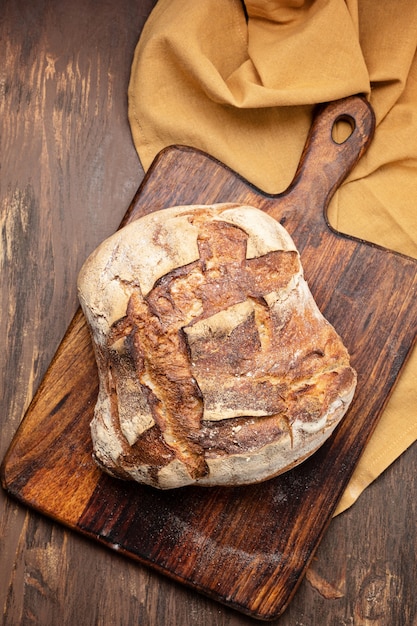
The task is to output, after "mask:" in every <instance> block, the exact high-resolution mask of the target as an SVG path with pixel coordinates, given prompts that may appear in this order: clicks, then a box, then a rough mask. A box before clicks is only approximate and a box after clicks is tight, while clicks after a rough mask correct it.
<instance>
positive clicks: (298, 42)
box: [128, 0, 417, 513]
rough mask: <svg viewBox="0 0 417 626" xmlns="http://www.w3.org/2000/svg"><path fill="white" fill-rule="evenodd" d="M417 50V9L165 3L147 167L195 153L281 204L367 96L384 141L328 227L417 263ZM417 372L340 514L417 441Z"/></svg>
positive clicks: (132, 116)
mask: <svg viewBox="0 0 417 626" xmlns="http://www.w3.org/2000/svg"><path fill="white" fill-rule="evenodd" d="M416 47H417V3H416V2H415V0H397V2H391V1H390V0H379V1H378V2H375V1H374V0H305V1H303V0H246V2H244V3H243V2H242V1H241V0H199V1H198V2H196V1H195V0H159V2H158V3H157V4H156V6H155V8H154V10H153V12H152V13H151V15H150V17H149V19H148V21H147V23H146V24H145V28H144V30H143V32H142V35H141V37H140V40H139V42H138V45H137V47H136V50H135V55H134V59H133V64H132V68H131V79H130V84H129V94H128V95H129V120H130V124H131V129H132V136H133V140H134V143H135V146H136V149H137V151H138V154H139V157H140V160H141V163H142V165H143V167H144V169H145V170H146V169H147V168H148V167H149V165H150V164H151V162H152V160H153V158H154V157H155V155H156V154H157V153H158V152H159V151H160V150H161V149H162V148H164V147H166V146H168V145H172V144H186V145H189V146H193V147H196V148H199V149H201V150H204V151H206V152H208V153H209V154H211V155H213V156H214V157H216V158H217V159H219V160H221V161H222V162H223V163H226V164H227V165H228V166H229V167H231V168H232V169H234V170H236V171H237V172H239V173H240V174H241V175H242V176H244V177H245V178H246V179H248V180H249V181H251V182H252V183H254V184H255V185H257V186H258V187H260V188H261V189H263V190H264V191H266V192H269V193H276V192H279V191H282V190H284V189H286V187H287V186H288V185H289V183H290V182H291V180H292V178H293V175H294V173H295V170H296V167H297V164H298V161H299V158H300V155H301V151H302V148H303V146H304V143H305V140H306V137H307V133H308V129H309V126H310V123H311V116H312V109H313V106H314V105H315V104H317V103H321V102H327V101H330V100H336V99H338V98H342V97H345V96H349V95H353V94H356V93H363V94H366V95H367V97H369V99H370V102H371V104H372V105H373V108H374V110H375V114H376V122H377V128H376V133H375V138H374V140H373V142H372V144H371V146H370V148H369V150H368V152H367V153H366V154H365V156H364V157H363V158H362V159H361V161H360V162H359V163H358V165H357V166H356V167H355V169H354V171H353V172H352V173H351V174H350V175H349V177H348V178H347V180H346V181H345V182H344V183H343V185H342V186H341V187H340V189H339V190H338V191H337V192H336V194H335V196H334V198H333V199H332V202H331V204H330V207H329V219H330V222H331V224H332V225H333V226H334V227H335V228H336V229H337V230H339V231H341V232H343V233H347V234H350V235H354V236H357V237H360V238H362V239H365V240H368V241H372V242H376V243H378V244H380V245H383V246H385V247H387V248H390V249H392V250H396V251H399V252H402V253H404V254H407V255H410V256H413V257H417V209H416V206H415V203H416V202H417V57H416ZM398 288H399V289H401V285H398ZM416 372H417V351H416V350H414V352H413V353H412V355H411V357H410V359H409V361H408V362H407V364H406V366H405V368H404V370H403V373H402V375H401V377H400V378H399V381H398V383H397V386H396V389H395V390H394V393H393V395H392V396H391V398H390V400H389V402H388V405H387V407H386V409H385V411H384V413H383V416H382V418H381V420H380V422H379V424H378V426H377V429H376V431H375V433H374V435H373V437H372V439H371V441H370V442H369V444H368V446H367V448H366V450H365V452H364V454H363V456H362V458H361V460H360V462H359V465H358V467H357V469H356V470H355V473H354V475H353V477H352V479H351V481H350V483H349V485H348V488H347V489H346V491H345V494H344V496H343V498H342V500H341V502H340V504H339V507H338V509H337V513H339V512H341V511H343V510H344V509H346V508H347V507H348V506H350V505H351V504H352V503H353V502H354V501H355V500H356V499H357V497H358V496H359V495H360V493H361V492H362V491H363V490H364V489H365V488H366V486H367V485H369V484H370V483H371V482H372V481H373V480H374V479H375V478H376V477H377V476H378V475H379V474H380V473H381V472H382V471H383V470H384V469H385V468H386V467H388V465H389V464H390V463H392V462H393V461H394V460H395V459H396V458H397V457H398V456H399V455H400V454H401V453H402V452H403V451H404V450H405V449H406V448H407V447H408V446H409V445H410V444H412V443H413V442H414V441H415V439H416V438H417V410H416V406H417V388H416V387H417V385H416V382H415V381H416V379H417V377H416Z"/></svg>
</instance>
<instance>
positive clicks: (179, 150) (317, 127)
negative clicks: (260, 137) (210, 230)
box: [2, 97, 417, 620]
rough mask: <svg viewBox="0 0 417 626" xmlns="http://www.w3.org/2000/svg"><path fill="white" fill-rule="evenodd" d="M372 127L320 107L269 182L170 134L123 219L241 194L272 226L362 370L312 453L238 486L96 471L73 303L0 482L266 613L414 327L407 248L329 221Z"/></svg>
mask: <svg viewBox="0 0 417 626" xmlns="http://www.w3.org/2000/svg"><path fill="white" fill-rule="evenodd" d="M341 117H348V119H350V120H351V123H352V125H353V132H352V134H351V136H350V137H349V138H348V139H347V140H346V141H345V142H344V143H343V144H337V143H336V142H334V141H333V139H332V129H333V126H334V124H335V123H336V121H337V120H338V119H340V118H341ZM372 130H373V117H372V113H371V110H370V108H369V106H368V105H367V103H366V102H365V101H364V100H363V99H362V98H359V97H358V98H351V99H348V100H345V101H340V102H336V103H331V104H330V105H328V106H327V107H324V108H323V109H322V110H320V111H319V112H318V114H317V117H316V121H315V123H314V124H313V127H312V131H311V134H310V137H309V140H308V142H307V144H306V149H305V151H304V154H303V156H302V159H301V162H300V167H299V170H298V172H297V174H296V176H295V178H294V182H293V184H292V185H291V186H290V188H289V189H288V190H287V191H286V192H285V193H284V194H279V195H275V196H271V195H267V194H265V193H263V192H262V191H261V190H259V189H256V188H255V187H253V186H252V185H250V184H249V183H248V182H247V181H245V180H244V179H242V178H241V177H240V176H238V175H237V174H236V173H235V172H233V171H231V170H230V169H228V168H227V167H225V166H223V165H222V164H221V163H219V162H217V161H216V160H214V159H212V158H211V157H210V156H208V155H206V154H204V153H201V152H198V151H196V150H192V149H190V148H186V147H172V148H168V149H166V150H165V151H163V152H162V153H161V154H160V155H159V156H158V157H157V159H156V161H155V163H154V165H153V166H152V167H151V169H150V170H149V172H148V174H147V176H146V178H145V180H144V182H143V184H142V186H141V188H140V189H139V191H138V193H137V194H136V196H135V199H134V201H133V203H132V206H131V208H130V210H129V212H128V214H127V216H126V219H125V220H124V223H126V222H127V221H130V220H133V219H137V218H138V217H140V216H141V215H144V214H145V213H147V212H150V211H153V210H158V209H161V208H164V207H167V206H173V205H175V204H194V203H213V202H224V201H233V202H234V201H238V202H245V203H248V204H252V205H254V206H257V207H259V208H261V209H263V210H265V211H267V212H269V213H270V214H271V215H273V216H274V217H275V218H276V219H278V220H279V221H280V222H281V223H283V224H284V225H285V227H286V228H287V229H288V230H289V232H290V233H291V234H292V236H293V238H294V240H295V243H296V245H297V247H298V248H299V250H300V252H301V256H302V262H303V265H304V269H305V274H306V278H307V280H308V282H309V284H310V287H311V290H312V292H313V294H314V296H315V298H316V301H317V302H318V304H319V306H320V308H321V310H322V311H323V313H324V314H325V316H326V317H327V318H328V319H329V320H330V321H331V322H332V323H333V324H334V325H335V327H336V329H337V330H338V332H339V333H340V334H341V336H342V338H343V339H344V341H345V343H346V345H347V347H348V349H349V351H350V353H351V356H352V364H353V366H354V367H355V368H356V369H357V371H358V375H359V382H358V390H357V393H356V396H355V399H354V401H353V403H352V405H351V408H350V410H349V412H348V414H347V416H346V418H345V420H344V421H343V423H342V425H341V426H340V427H339V428H338V429H337V431H336V432H335V434H334V436H333V437H332V438H331V440H329V442H328V443H326V444H325V445H324V446H323V447H322V448H321V450H320V451H319V452H318V453H317V454H315V455H314V456H313V457H311V459H309V460H308V461H306V462H305V463H303V464H302V465H300V466H299V467H298V468H295V469H294V470H292V471H291V472H288V473H286V474H284V475H283V476H281V477H278V478H276V479H273V480H271V481H267V482H266V483H263V484H262V485H256V486H250V487H245V488H218V489H217V488H215V489H200V488H198V487H197V488H196V487H192V488H184V489H181V490H176V491H175V492H168V493H166V492H163V493H161V492H158V491H155V490H152V489H149V488H145V487H141V486H138V485H136V484H131V483H123V482H121V481H118V480H115V479H112V478H110V477H108V476H106V475H104V474H102V473H101V472H100V471H99V470H97V468H96V467H95V465H94V464H93V462H92V460H91V443H90V439H89V429H88V424H89V421H90V419H91V416H92V411H93V408H94V402H95V397H96V394H97V373H96V370H95V366H94V358H93V355H92V347H91V344H90V340H89V336H88V331H87V328H86V325H85V322H84V319H83V316H82V315H81V313H80V312H78V313H77V314H76V316H75V318H74V320H73V322H72V324H71V326H70V328H69V330H68V332H67V334H66V336H65V338H64V340H63V342H62V344H61V346H60V348H59V349H58V352H57V354H56V356H55V358H54V360H53V362H52V363H51V366H50V368H49V370H48V372H47V374H46V376H45V378H44V380H43V382H42V384H41V386H40V388H39V390H38V392H37V394H36V396H35V398H34V400H33V402H32V404H31V406H30V407H29V409H28V412H27V414H26V416H25V419H24V421H23V423H22V425H21V427H20V429H19V431H18V433H17V435H16V437H15V439H14V441H13V443H12V445H11V447H10V449H9V452H8V454H7V456H6V459H5V461H4V463H3V466H2V480H3V484H4V486H5V488H6V489H8V491H9V492H10V493H11V494H13V495H14V496H15V497H17V498H18V499H20V500H21V501H23V502H24V503H25V504H28V505H29V506H31V507H34V508H35V509H37V510H39V511H41V512H42V513H44V514H46V515H48V516H51V517H53V518H54V519H56V520H58V521H60V522H62V523H64V524H66V525H68V526H69V527H71V528H74V529H76V530H78V531H80V532H81V533H83V534H85V535H86V536H89V537H91V538H94V539H95V540H98V541H99V542H101V543H104V544H106V545H107V546H108V547H110V548H112V549H115V550H117V551H118V552H121V553H123V554H125V555H128V556H130V557H132V558H134V559H137V560H139V561H140V562H142V563H145V564H147V565H149V566H151V567H153V568H155V569H156V570H158V571H160V572H163V573H164V574H166V575H168V576H170V577H172V578H173V579H175V580H177V581H179V582H181V583H184V584H185V585H187V586H190V587H191V588H193V589H195V590H197V591H200V592H202V593H204V594H207V595H209V596H211V597H213V598H215V599H216V600H218V601H220V602H222V603H225V604H227V605H228V606H230V607H232V608H234V609H237V610H239V611H241V612H243V613H247V614H249V615H251V616H253V617H256V618H259V619H263V620H270V619H275V618H277V617H278V616H279V615H280V614H281V613H282V612H283V611H284V610H285V608H286V607H287V605H288V603H289V601H290V600H291V598H292V596H293V594H294V592H295V590H296V588H297V586H298V585H299V583H300V581H301V579H302V576H303V574H304V573H305V571H306V569H307V566H308V564H309V563H310V561H311V559H312V557H313V555H314V552H315V550H316V549H317V546H318V544H319V542H320V540H321V538H322V536H323V533H324V532H325V530H326V527H327V525H328V523H329V521H330V518H331V515H332V512H333V511H334V508H335V506H336V504H337V501H338V499H339V497H340V495H341V493H342V492H343V489H344V487H345V485H346V483H347V481H348V480H349V477H350V475H351V473H352V471H353V469H354V467H355V464H356V462H357V460H358V458H359V456H360V453H361V451H362V450H363V447H364V445H365V444H366V442H367V440H368V439H369V436H370V435H371V433H372V431H373V429H374V427H375V425H376V423H377V420H378V417H379V415H380V413H381V411H382V408H383V407H384V405H385V403H386V401H387V398H388V397H389V393H390V391H391V389H392V386H393V384H394V382H395V379H396V377H397V375H398V373H399V371H400V369H401V367H402V365H403V363H404V362H405V360H406V358H407V354H408V353H409V351H410V349H411V347H412V345H413V342H414V340H415V329H416V304H415V289H416V281H417V263H416V261H415V260H413V259H410V258H407V257H405V256H402V255H399V254H397V253H393V252H390V251H387V250H385V249H382V248H380V247H378V246H376V245H372V244H368V243H366V242H363V241H359V240H356V239H353V238H349V237H346V236H342V235H340V234H338V233H336V232H334V231H333V230H332V229H331V228H330V227H329V225H328V224H327V221H326V217H325V209H326V206H327V204H328V202H329V200H330V198H331V196H332V193H333V192H334V190H335V188H337V186H338V185H339V184H340V182H341V181H342V180H343V178H344V177H345V176H346V174H347V173H348V171H349V170H350V169H351V168H352V167H353V165H354V164H355V162H356V161H357V159H358V158H360V156H361V154H362V153H363V151H364V150H365V148H366V146H367V144H368V143H369V141H370V139H371V136H372ZM398 284H401V285H402V289H401V292H399V290H398ZM371 391H372V392H371ZM260 520H262V524H260V523H259V521H260Z"/></svg>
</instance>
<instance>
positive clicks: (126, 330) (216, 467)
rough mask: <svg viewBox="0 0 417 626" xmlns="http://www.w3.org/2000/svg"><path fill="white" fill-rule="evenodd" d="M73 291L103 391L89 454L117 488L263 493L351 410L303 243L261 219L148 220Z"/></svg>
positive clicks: (234, 215)
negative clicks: (262, 485)
mask: <svg viewBox="0 0 417 626" xmlns="http://www.w3.org/2000/svg"><path fill="white" fill-rule="evenodd" d="M78 288H79V297H80V302H81V305H82V308H83V311H84V313H85V316H86V319H87V322H88V325H89V328H90V331H91V335H92V339H93V343H94V347H95V353H96V359H97V366H98V373H99V381H100V390H99V397H98V400H97V404H96V407H95V414H94V419H93V421H92V423H91V433H92V439H93V446H94V455H95V458H96V460H97V462H98V463H99V464H100V465H101V466H102V467H103V468H104V469H105V470H106V471H108V472H109V473H110V474H112V475H114V476H118V477H121V478H125V479H133V480H136V481H138V482H141V483H145V484H149V485H152V486H154V487H158V488H161V489H170V488H175V487H181V486H185V485H189V484H199V485H206V486H210V485H240V484H248V483H254V482H259V481H263V480H266V479H268V478H271V477H273V476H275V475H277V474H279V473H282V472H283V471H286V470H288V469H290V468H291V467H293V466H294V465H296V464H298V463H300V462H301V461H303V460H304V459H305V458H307V457H308V456H310V455H311V454H312V453H313V452H314V451H315V450H317V448H318V447H319V446H321V445H322V443H323V442H324V441H325V440H326V439H327V438H328V437H329V435H330V434H331V433H332V431H333V429H334V428H335V426H336V425H337V424H338V422H339V421H340V419H341V418H342V417H343V415H344V414H345V412H346V410H347V408H348V406H349V404H350V402H351V400H352V397H353V393H354V390H355V385H356V374H355V372H354V370H353V369H352V367H351V366H350V364H349V355H348V353H347V350H346V348H345V347H344V345H343V343H342V340H341V339H340V337H339V336H338V334H337V333H336V331H335V330H334V328H333V327H332V326H331V325H330V324H329V323H328V322H327V321H326V320H325V319H324V317H323V316H322V314H321V313H320V311H319V309H318V307H317V305H316V303H315V301H314V299H313V297H312V295H311V293H310V290H309V288H308V286H307V283H306V281H305V279H304V277H303V271H302V267H301V262H300V256H299V254H298V252H297V249H296V247H295V245H294V242H293V241H292V239H291V237H290V235H289V234H288V232H287V231H286V230H285V228H283V227H282V226H281V225H280V224H279V223H278V222H277V221H276V220H274V219H273V218H271V217H270V216H268V215H267V214H266V213H264V212H263V211H260V210H258V209H256V208H254V207H250V206H242V205H234V204H217V205H210V206H207V205H203V206H183V207H172V208H169V209H165V210H161V211H156V212H154V213H150V214H149V215H147V216H145V217H142V218H140V219H138V220H137V221H135V222H133V223H132V224H130V225H128V226H126V227H124V228H123V229H121V230H120V231H118V232H117V233H115V234H114V235H113V236H112V237H110V238H109V239H107V240H106V241H105V242H104V243H103V244H101V245H100V246H99V247H98V248H97V249H96V250H95V251H94V252H93V253H92V254H91V255H90V257H89V258H88V259H87V261H86V263H85V264H84V266H83V268H82V270H81V272H80V275H79V280H78Z"/></svg>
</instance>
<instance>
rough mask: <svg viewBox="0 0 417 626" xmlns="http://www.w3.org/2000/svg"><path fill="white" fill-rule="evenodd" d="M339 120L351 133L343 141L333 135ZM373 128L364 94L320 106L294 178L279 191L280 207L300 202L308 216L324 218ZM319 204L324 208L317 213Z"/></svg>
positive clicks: (369, 106)
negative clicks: (282, 190) (280, 194)
mask: <svg viewBox="0 0 417 626" xmlns="http://www.w3.org/2000/svg"><path fill="white" fill-rule="evenodd" d="M340 121H343V122H347V124H348V125H349V126H350V128H351V133H350V135H349V136H348V137H347V138H345V139H344V141H342V142H338V141H337V139H336V137H335V135H336V132H335V131H336V127H337V124H338V122H340ZM345 126H346V124H345ZM374 131H375V115H374V112H373V109H372V107H371V105H370V104H369V102H368V101H367V100H366V98H365V97H364V96H360V95H356V96H349V97H348V98H343V99H341V100H335V101H333V102H330V103H328V104H324V105H320V106H319V107H318V108H317V110H316V114H315V117H314V119H313V123H312V125H311V129H310V132H309V135H308V138H307V141H306V144H305V147H304V150H303V153H302V155H301V159H300V163H299V166H298V169H297V171H296V174H295V176H294V179H293V181H292V183H291V185H290V186H289V187H288V189H287V191H285V192H284V194H282V200H281V202H280V210H281V211H282V210H283V209H288V210H291V209H292V208H293V207H294V206H300V205H301V206H303V207H304V208H305V211H306V213H308V215H307V214H306V217H308V218H309V219H316V220H317V218H318V217H320V218H323V217H325V210H326V209H327V206H328V204H329V202H330V200H331V198H332V196H333V194H334V192H335V190H336V189H337V188H338V187H339V185H340V184H341V182H342V181H343V180H344V179H345V178H346V177H347V175H348V174H349V173H350V172H351V171H352V169H353V168H354V167H355V165H356V163H357V162H358V161H359V159H360V158H361V157H362V155H363V154H364V152H365V151H366V149H367V148H368V146H369V144H370V142H371V140H372V137H373V135H374ZM318 207H320V208H323V209H324V211H323V212H320V213H321V215H320V216H319V215H318V212H317V208H318ZM272 212H273V211H272Z"/></svg>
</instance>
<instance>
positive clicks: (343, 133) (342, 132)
mask: <svg viewBox="0 0 417 626" xmlns="http://www.w3.org/2000/svg"><path fill="white" fill-rule="evenodd" d="M355 128H356V122H355V120H354V118H353V117H351V116H350V115H347V114H345V115H340V116H339V117H338V118H337V119H336V120H335V121H334V124H333V127H332V139H333V141H334V142H335V143H337V144H339V145H341V144H342V143H345V141H347V140H348V139H349V137H351V135H352V134H353V132H354V130H355Z"/></svg>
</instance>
